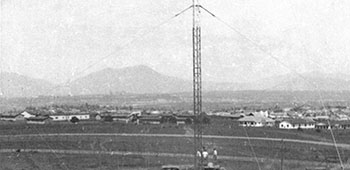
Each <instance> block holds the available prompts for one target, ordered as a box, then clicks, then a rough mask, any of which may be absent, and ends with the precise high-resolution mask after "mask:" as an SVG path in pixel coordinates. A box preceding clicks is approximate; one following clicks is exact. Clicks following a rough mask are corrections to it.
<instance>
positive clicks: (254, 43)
mask: <svg viewBox="0 0 350 170" xmlns="http://www.w3.org/2000/svg"><path fill="white" fill-rule="evenodd" d="M201 8H202V9H204V10H205V11H206V12H207V13H209V14H210V15H211V16H212V17H214V18H216V19H217V20H218V21H220V22H221V23H223V24H224V25H226V26H227V27H228V28H230V29H231V30H233V31H234V32H236V33H237V34H239V35H240V36H241V37H243V38H244V39H246V40H247V41H249V42H250V43H252V44H253V45H254V46H255V47H257V48H258V49H259V50H260V51H262V52H264V53H265V54H267V55H268V56H269V57H271V58H272V59H274V60H276V61H277V62H278V63H280V64H281V65H283V66H284V67H286V68H287V69H288V70H290V71H291V72H293V73H294V74H296V75H297V76H299V77H301V78H302V79H304V80H305V82H307V83H308V84H311V85H312V86H313V87H315V88H316V89H317V93H318V95H319V97H320V102H321V104H322V107H323V108H324V109H326V107H325V105H324V99H323V96H322V94H321V93H320V89H319V87H318V85H317V84H315V82H311V81H309V80H308V79H306V78H305V77H304V76H303V75H301V74H299V73H298V72H297V71H296V70H294V69H292V68H290V67H289V66H288V65H286V64H285V63H283V62H282V61H281V60H280V59H278V58H277V57H275V56H274V55H273V54H272V53H271V52H269V51H268V50H266V49H264V48H263V47H262V46H261V45H259V44H258V43H256V42H255V41H253V40H251V39H250V38H248V37H247V36H245V35H244V34H242V33H241V32H240V31H239V30H238V29H237V28H235V27H233V26H231V25H230V24H228V23H227V22H225V21H224V20H222V19H220V18H219V17H217V16H216V15H214V14H213V13H212V12H210V11H209V10H207V9H206V8H204V7H202V6H201ZM328 125H329V126H330V122H329V121H328ZM330 131H331V135H332V139H333V143H334V146H335V149H336V151H337V154H338V159H339V162H340V166H341V168H342V169H343V167H344V166H343V162H342V159H341V156H340V153H339V149H338V146H337V144H336V140H335V137H334V134H333V130H332V128H330Z"/></svg>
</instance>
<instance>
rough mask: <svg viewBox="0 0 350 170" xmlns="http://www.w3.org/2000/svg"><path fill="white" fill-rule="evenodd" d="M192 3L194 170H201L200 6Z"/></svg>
mask: <svg viewBox="0 0 350 170" xmlns="http://www.w3.org/2000/svg"><path fill="white" fill-rule="evenodd" d="M192 2H193V6H192V8H193V27H192V43H193V114H194V116H195V121H194V149H195V152H194V154H195V159H194V167H195V170H198V169H199V170H201V169H203V154H201V157H200V158H198V157H197V155H196V153H197V151H201V149H202V148H203V143H202V134H203V128H202V121H203V114H202V69H201V26H200V8H201V7H200V5H199V3H198V0H192Z"/></svg>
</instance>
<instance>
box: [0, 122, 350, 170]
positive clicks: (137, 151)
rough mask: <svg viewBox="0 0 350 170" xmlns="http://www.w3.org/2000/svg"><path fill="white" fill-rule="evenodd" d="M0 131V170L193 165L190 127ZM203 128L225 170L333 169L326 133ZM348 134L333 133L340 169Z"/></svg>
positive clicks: (62, 126) (9, 127)
mask: <svg viewBox="0 0 350 170" xmlns="http://www.w3.org/2000/svg"><path fill="white" fill-rule="evenodd" d="M0 128H1V130H0V134H1V136H0V151H2V153H0V154H1V155H0V157H1V158H0V161H1V162H2V163H1V165H0V166H1V168H0V169H159V168H160V166H161V165H163V164H191V163H192V162H193V160H192V153H193V141H192V137H191V135H192V134H191V133H192V132H193V131H192V130H191V127H190V126H176V125H138V126H137V125H130V124H129V125H128V124H120V123H94V122H90V123H80V124H69V123H59V124H51V125H26V124H16V125H13V124H2V125H0ZM204 128H205V134H206V135H216V136H205V137H204V140H203V143H204V145H205V146H206V147H207V148H208V149H209V151H211V150H212V149H213V148H214V147H216V148H217V149H218V151H219V155H220V156H221V157H220V163H221V164H222V165H223V166H225V167H226V169H236V170H241V169H242V170H243V169H244V170H250V169H252V170H253V169H254V170H256V169H259V166H260V169H276V170H277V169H280V164H281V163H280V161H281V158H282V157H283V158H284V166H285V169H305V167H310V166H311V167H316V166H322V167H329V168H334V167H337V166H338V165H339V160H338V158H337V152H336V150H335V147H334V145H332V140H331V136H330V134H329V132H328V131H321V132H316V131H315V130H304V131H297V130H279V129H276V128H247V129H243V128H242V127H238V126H237V124H235V123H234V122H233V121H232V120H223V119H213V121H212V124H211V125H206V126H204ZM64 133H69V135H67V134H66V135H65V134H64ZM91 133H93V134H91ZM137 133H139V134H140V135H130V134H137ZM348 133H349V132H348V131H346V130H337V131H335V134H336V139H337V141H338V142H339V143H343V144H339V146H340V147H339V151H340V155H341V157H342V161H343V162H344V164H347V160H348V158H349V156H350V152H349V145H348V144H350V142H349V140H348V139H349V135H348ZM30 134H33V135H30ZM47 134H54V135H47ZM57 134H59V135H57ZM116 134H117V135H116ZM120 134H127V135H120ZM151 134H155V135H151ZM162 134H173V136H171V135H170V136H167V135H162ZM225 136H227V137H225ZM247 136H248V137H249V139H250V140H248V138H247ZM271 138H272V139H271ZM281 138H284V139H285V140H284V142H282V141H281V140H280V139H281ZM270 139H271V140H270ZM288 139H289V140H288ZM296 139H298V141H295V140H296ZM304 140H307V142H306V141H305V142H304ZM6 149H12V150H6ZM18 149H19V150H18ZM58 151H62V152H58ZM70 151H72V152H70ZM126 153H129V155H128V154H126ZM130 153H134V154H130ZM147 153H149V154H147ZM258 162H259V164H258Z"/></svg>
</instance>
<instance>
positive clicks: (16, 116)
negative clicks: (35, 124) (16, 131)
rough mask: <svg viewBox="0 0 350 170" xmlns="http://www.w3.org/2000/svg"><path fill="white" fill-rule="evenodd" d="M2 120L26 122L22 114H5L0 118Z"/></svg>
mask: <svg viewBox="0 0 350 170" xmlns="http://www.w3.org/2000/svg"><path fill="white" fill-rule="evenodd" d="M0 120H3V121H24V120H25V119H24V116H23V115H22V114H5V115H1V116H0Z"/></svg>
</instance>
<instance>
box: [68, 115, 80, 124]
mask: <svg viewBox="0 0 350 170" xmlns="http://www.w3.org/2000/svg"><path fill="white" fill-rule="evenodd" d="M70 122H72V123H78V122H79V119H78V118H77V117H75V116H74V117H72V119H70Z"/></svg>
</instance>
